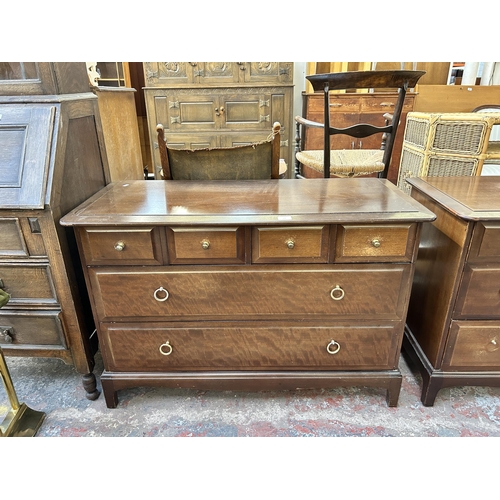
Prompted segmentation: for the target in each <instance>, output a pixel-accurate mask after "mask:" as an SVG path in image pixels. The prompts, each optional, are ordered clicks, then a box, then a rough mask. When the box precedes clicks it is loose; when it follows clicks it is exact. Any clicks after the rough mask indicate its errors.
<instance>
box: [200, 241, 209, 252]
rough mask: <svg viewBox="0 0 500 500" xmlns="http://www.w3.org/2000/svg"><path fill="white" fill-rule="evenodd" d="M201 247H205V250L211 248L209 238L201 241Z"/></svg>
mask: <svg viewBox="0 0 500 500" xmlns="http://www.w3.org/2000/svg"><path fill="white" fill-rule="evenodd" d="M201 247H202V248H203V250H208V249H209V248H210V241H208V240H203V241H202V242H201Z"/></svg>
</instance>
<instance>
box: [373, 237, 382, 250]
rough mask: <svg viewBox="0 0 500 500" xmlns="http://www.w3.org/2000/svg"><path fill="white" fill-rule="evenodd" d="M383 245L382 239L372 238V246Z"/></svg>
mask: <svg viewBox="0 0 500 500" xmlns="http://www.w3.org/2000/svg"><path fill="white" fill-rule="evenodd" d="M380 245H381V243H380V240H377V239H376V238H375V239H374V240H372V246H373V247H375V248H378V247H379V246H380Z"/></svg>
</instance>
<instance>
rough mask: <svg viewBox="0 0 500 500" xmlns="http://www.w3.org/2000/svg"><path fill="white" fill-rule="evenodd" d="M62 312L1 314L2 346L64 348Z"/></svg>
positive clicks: (2, 312)
mask: <svg viewBox="0 0 500 500" xmlns="http://www.w3.org/2000/svg"><path fill="white" fill-rule="evenodd" d="M60 314H61V312H60V311H7V310H6V309H2V311H1V312H0V345H1V346H2V347H4V348H10V347H21V346H27V347H30V346H31V347H32V346H34V345H40V346H63V347H66V341H65V340H64V333H63V327H62V323H61V319H60Z"/></svg>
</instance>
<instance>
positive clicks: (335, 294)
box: [330, 285, 345, 300]
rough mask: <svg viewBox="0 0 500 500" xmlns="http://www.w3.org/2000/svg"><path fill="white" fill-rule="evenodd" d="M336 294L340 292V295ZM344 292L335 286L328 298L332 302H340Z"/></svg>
mask: <svg viewBox="0 0 500 500" xmlns="http://www.w3.org/2000/svg"><path fill="white" fill-rule="evenodd" d="M337 292H340V294H337ZM344 295H345V292H344V290H342V288H340V286H339V285H337V286H336V287H335V288H334V289H333V290H332V291H331V292H330V297H331V298H332V299H333V300H342V299H343V298H344Z"/></svg>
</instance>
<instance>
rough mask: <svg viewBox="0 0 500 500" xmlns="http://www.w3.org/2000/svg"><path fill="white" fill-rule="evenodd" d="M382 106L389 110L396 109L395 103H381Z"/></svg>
mask: <svg viewBox="0 0 500 500" xmlns="http://www.w3.org/2000/svg"><path fill="white" fill-rule="evenodd" d="M380 106H381V107H383V108H388V107H391V106H392V107H394V103H393V102H381V103H380Z"/></svg>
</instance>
